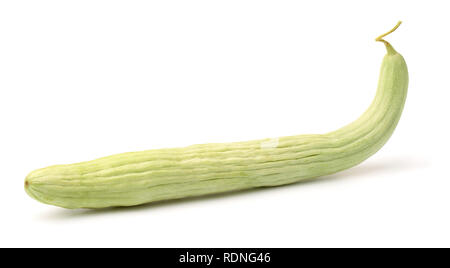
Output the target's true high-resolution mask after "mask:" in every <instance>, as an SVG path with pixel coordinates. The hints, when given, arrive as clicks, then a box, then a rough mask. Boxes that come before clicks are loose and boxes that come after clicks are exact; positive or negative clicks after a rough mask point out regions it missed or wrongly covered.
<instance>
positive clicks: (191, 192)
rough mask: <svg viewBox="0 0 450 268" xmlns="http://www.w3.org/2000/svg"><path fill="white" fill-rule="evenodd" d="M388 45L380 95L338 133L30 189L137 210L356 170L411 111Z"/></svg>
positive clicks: (105, 170)
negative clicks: (148, 205) (407, 110)
mask: <svg viewBox="0 0 450 268" xmlns="http://www.w3.org/2000/svg"><path fill="white" fill-rule="evenodd" d="M399 25H400V22H399V23H398V24H397V25H396V26H395V27H394V29H392V30H391V31H389V32H388V33H386V34H384V35H381V36H380V37H378V38H377V39H376V40H377V41H380V42H383V43H384V44H385V45H386V49H387V54H386V55H385V56H384V59H383V62H382V65H381V72H380V77H379V82H378V89H377V93H376V96H375V99H374V100H373V102H372V104H371V105H370V107H369V108H368V109H367V110H366V111H365V112H364V114H363V115H362V116H360V117H359V118H358V119H357V120H356V121H354V122H352V123H351V124H349V125H347V126H344V127H343V128H341V129H339V130H336V131H334V132H330V133H326V134H314V135H297V136H285V137H280V138H277V139H261V140H253V141H244V142H233V143H216V144H201V145H192V146H188V147H184V148H169V149H157V150H148V151H141V152H131V153H124V154H117V155H112V156H108V157H104V158H100V159H96V160H92V161H87V162H81V163H76V164H69V165H55V166H50V167H46V168H42V169H38V170H35V171H33V172H31V173H30V174H29V175H28V176H27V177H26V179H25V190H26V192H27V193H28V194H29V195H30V196H31V197H33V198H35V199H36V200H38V201H41V202H43V203H46V204H51V205H55V206H60V207H64V208H104V207H111V206H133V205H139V204H144V203H149V202H154V201H159V200H168V199H179V198H185V197H191V196H199V195H207V194H214V193H221V192H228V191H236V190H243V189H249V188H255V187H267V186H276V185H283V184H289V183H294V182H298V181H301V180H305V179H309V178H315V177H319V176H323V175H327V174H332V173H335V172H338V171H342V170H344V169H348V168H350V167H353V166H355V165H357V164H359V163H361V162H362V161H364V160H365V159H367V158H368V157H369V156H371V155H373V154H374V153H375V152H377V151H378V150H379V149H380V148H381V147H382V146H383V145H384V144H385V143H386V142H387V140H388V139H389V137H390V136H391V134H392V132H393V131H394V129H395V127H396V125H397V123H398V121H399V119H400V115H401V113H402V110H403V106H404V104H405V100H406V94H407V88H408V70H407V67H406V63H405V60H404V59H403V57H402V56H401V55H400V54H399V53H397V51H395V50H394V48H393V47H392V46H391V45H390V44H389V43H388V42H387V41H385V40H384V39H383V38H384V36H386V35H387V34H389V33H391V32H393V31H394V30H395V29H397V27H398V26H399Z"/></svg>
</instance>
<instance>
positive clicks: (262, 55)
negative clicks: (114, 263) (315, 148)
mask: <svg viewBox="0 0 450 268" xmlns="http://www.w3.org/2000/svg"><path fill="white" fill-rule="evenodd" d="M420 3H423V4H420ZM449 8H450V6H449V4H448V1H427V2H426V3H425V2H423V1H417V2H415V1H391V0H390V1H372V2H369V1H261V0H255V1H250V0H227V1H207V0H205V1H195V0H194V1H173V0H169V1H110V0H108V1H93V0H88V1H59V0H58V1H56V0H55V1H2V2H0V118H1V121H0V127H1V131H0V135H1V136H0V161H1V162H0V163H1V164H0V167H1V169H0V170H1V175H0V206H1V207H0V246H1V247H28V246H32V247H48V246H51V247H100V246H102V247H103V246H106V247H385V246H388V247H403V246H406V247H419V246H425V247H431V246H450V229H449V226H450V215H449V204H450V175H449V172H448V164H449V163H448V160H449V150H450V147H449V139H450V135H449V131H448V122H449V120H448V115H449V114H450V111H449V110H450V109H449V105H448V103H449V99H450V87H449V83H448V77H449V75H450V73H449V62H450V51H449V47H450V37H449V32H448V29H449V27H450V18H449V16H448V11H449ZM398 20H403V22H404V23H403V24H402V26H400V28H399V29H398V30H397V31H396V32H395V33H394V34H392V35H391V36H389V37H388V38H387V40H389V41H391V43H392V44H393V46H394V47H395V48H396V49H397V50H398V51H399V52H400V53H401V54H403V56H404V57H405V59H406V61H407V63H408V66H409V72H410V87H409V95H408V99H407V102H406V106H405V110H404V113H403V116H402V118H401V120H400V123H399V125H398V128H397V129H396V131H395V132H394V135H393V137H392V138H391V140H390V141H389V142H388V143H387V144H386V145H385V147H384V148H383V149H382V150H381V151H379V152H378V153H377V154H375V155H374V156H373V157H371V158H370V159H368V160H367V161H366V162H364V163H362V164H361V165H359V166H357V167H355V168H352V169H350V170H347V171H344V172H341V173H338V174H335V175H331V176H327V177H324V178H321V179H319V180H316V181H313V182H307V183H298V184H294V185H289V186H284V187H277V188H270V189H264V190H255V191H248V192H244V193H236V194H226V195H219V196H213V197H207V198H196V199H189V200H185V201H172V202H164V203H158V204H153V205H145V206H139V207H135V208H127V209H106V210H99V211H94V210H65V209H62V208H58V207H52V206H47V205H44V204H41V203H38V202H37V201H35V200H33V199H31V198H30V197H28V195H26V193H25V191H24V190H23V182H24V178H25V176H26V175H27V174H28V173H29V172H30V171H32V170H34V169H37V168H41V167H45V166H48V165H53V164H64V163H72V162H78V161H84V160H91V159H94V158H97V157H101V156H106V155H110V154H114V153H121V152H127V151H139V150H145V149H152V148H161V147H173V146H184V145H189V144H195V143H207V142H226V141H239V140H249V139H257V138H267V137H278V136H285V135H294V134H306V133H323V132H328V131H332V130H335V129H337V128H339V127H341V126H343V125H345V124H347V123H349V122H351V121H352V120H354V119H356V118H357V117H358V116H359V115H360V114H361V113H362V112H363V111H364V110H365V109H366V108H367V107H368V105H369V104H370V102H371V100H372V98H373V97H374V94H375V89H376V83H377V80H378V71H379V68H380V63H381V59H382V57H383V55H384V54H385V49H384V46H383V45H382V44H381V43H377V42H374V38H375V37H377V36H378V35H379V34H382V33H384V32H386V31H387V30H389V29H391V28H392V27H393V26H394V25H395V24H396V23H397V21H398Z"/></svg>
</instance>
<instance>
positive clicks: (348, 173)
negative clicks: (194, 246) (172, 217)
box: [40, 158, 430, 220]
mask: <svg viewBox="0 0 450 268" xmlns="http://www.w3.org/2000/svg"><path fill="white" fill-rule="evenodd" d="M429 165H430V163H429V162H428V161H426V160H418V159H411V158H399V159H383V160H381V159H380V160H378V161H377V160H375V161H373V160H372V161H370V160H368V161H366V162H364V163H362V164H360V165H358V166H356V167H353V168H350V169H348V170H345V171H341V172H338V173H335V174H332V175H327V176H323V177H318V178H312V179H307V180H303V181H299V182H296V183H293V184H287V185H281V186H275V187H260V188H254V189H247V190H241V191H234V192H226V193H219V194H209V195H204V196H196V197H188V198H182V199H174V200H166V201H157V202H153V203H149V204H143V205H138V206H133V207H112V208H103V209H73V210H70V209H61V208H55V209H54V210H52V211H51V212H50V213H46V214H41V215H40V218H41V219H44V220H69V219H73V218H80V217H95V216H100V215H105V214H116V213H130V212H136V211H146V212H148V211H151V210H155V209H163V208H166V207H171V206H181V205H192V204H195V203H197V202H205V201H208V200H215V199H222V198H236V196H240V195H250V194H261V193H263V192H269V191H278V190H280V189H282V188H285V187H302V186H303V185H307V184H326V183H334V182H336V181H340V180H352V179H361V178H362V177H364V176H369V175H371V176H373V175H374V174H379V175H381V174H395V173H397V172H401V171H404V170H413V169H414V170H417V169H423V168H426V167H428V166H429Z"/></svg>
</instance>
